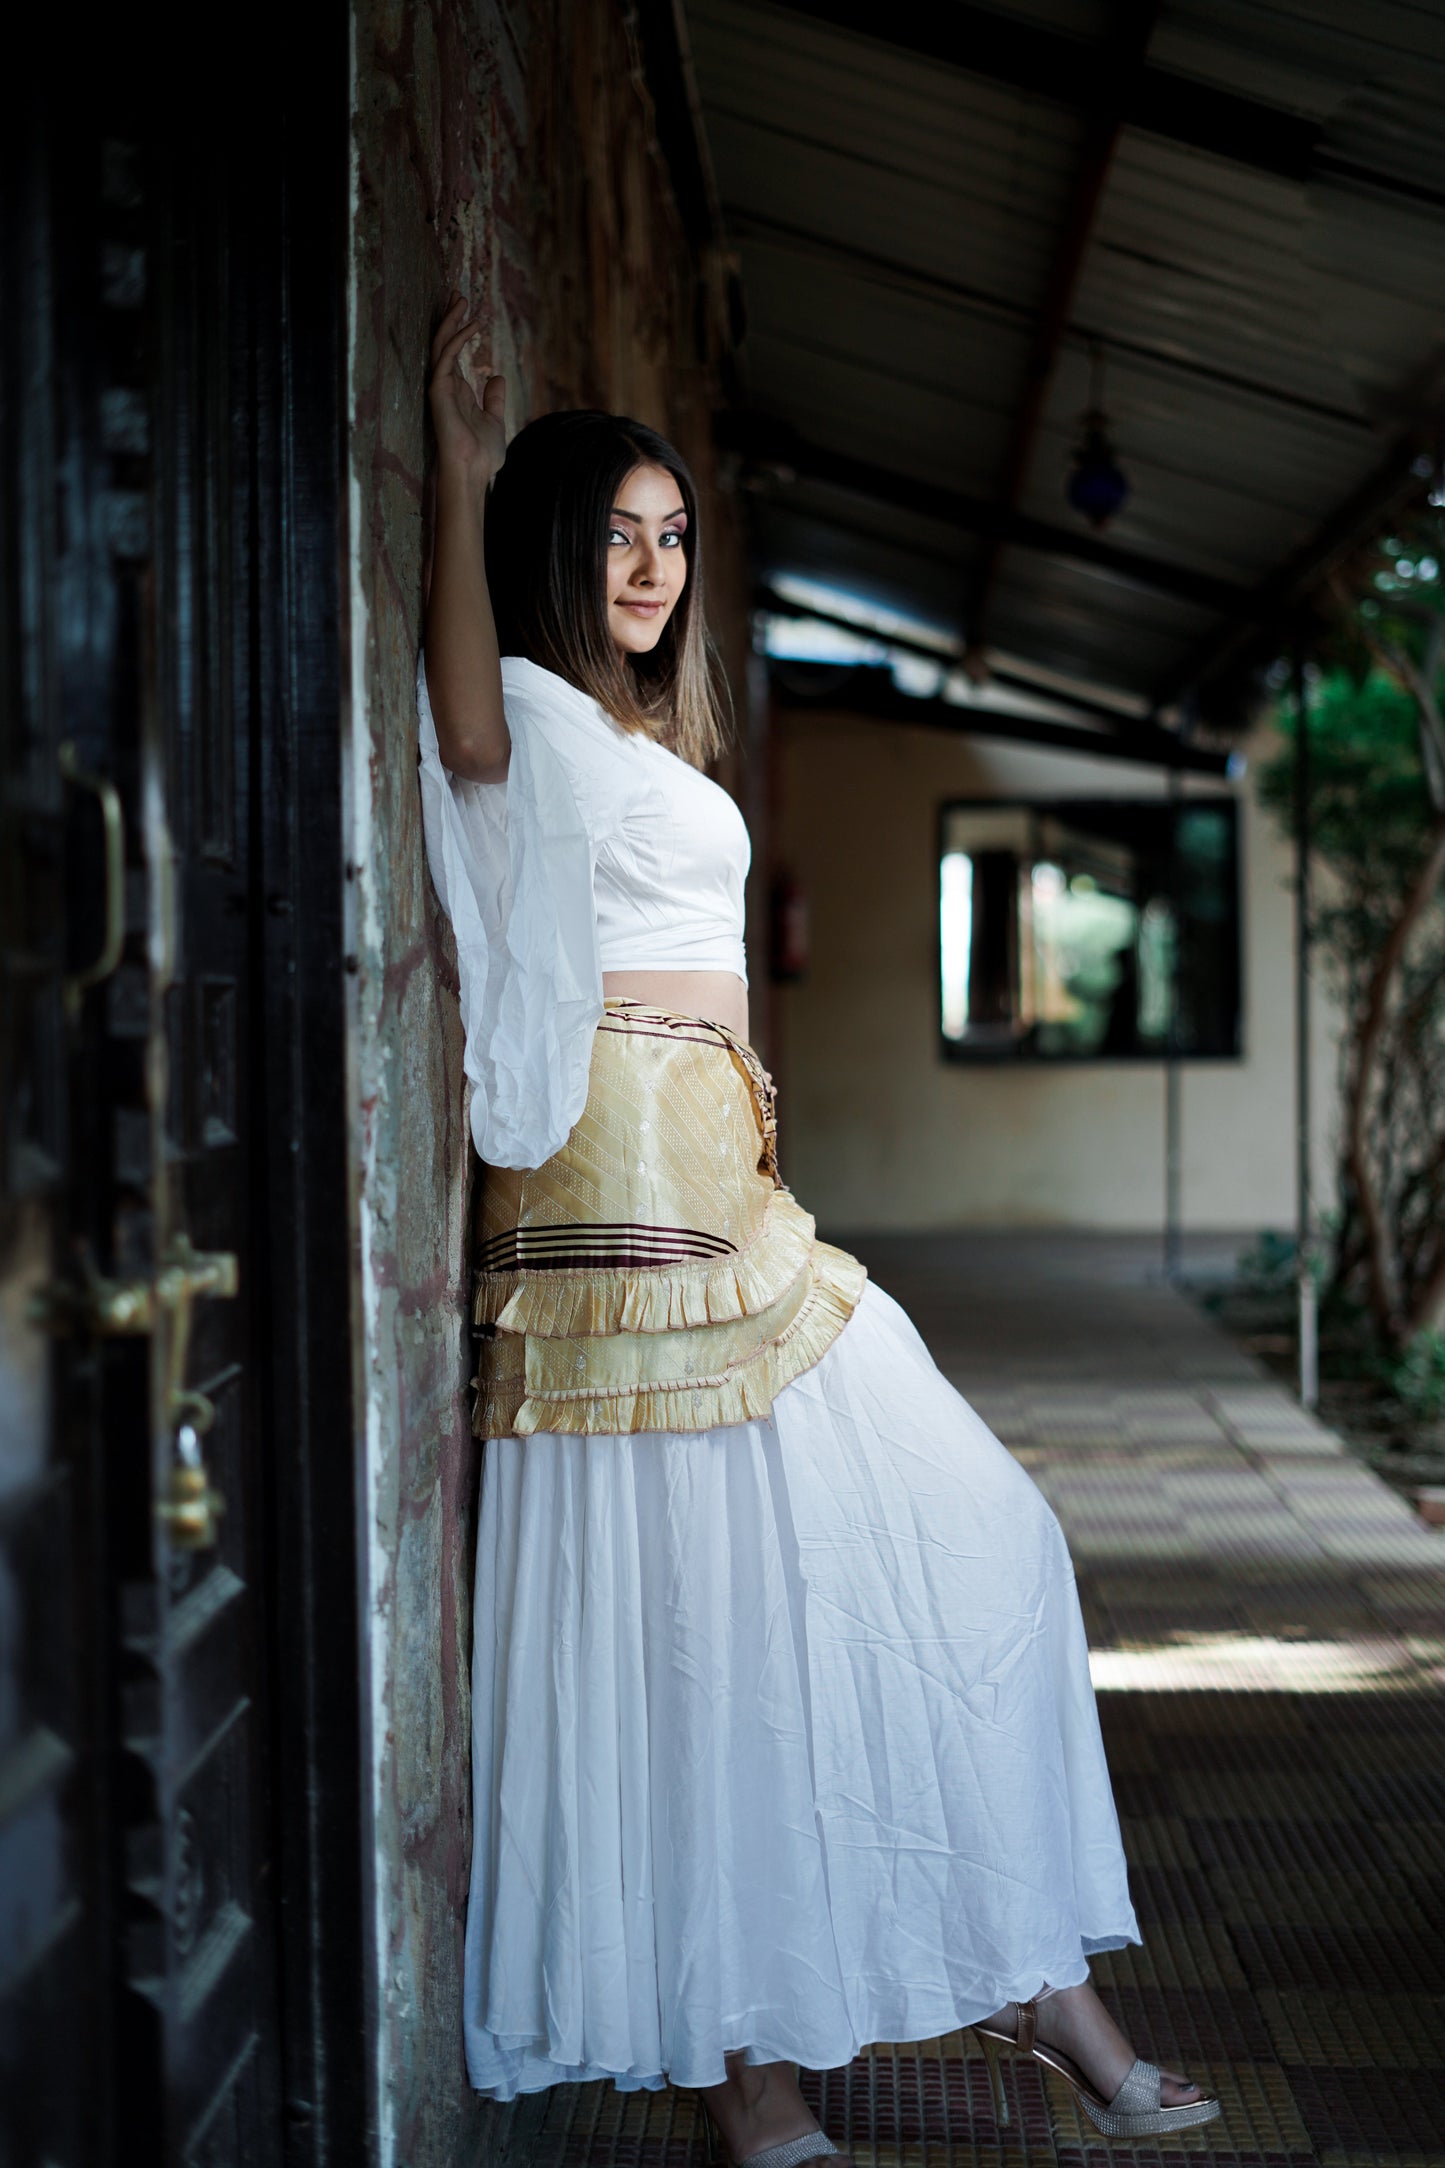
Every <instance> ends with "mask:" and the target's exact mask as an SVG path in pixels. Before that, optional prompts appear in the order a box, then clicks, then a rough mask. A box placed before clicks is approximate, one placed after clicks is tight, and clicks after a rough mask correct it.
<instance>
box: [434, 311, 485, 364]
mask: <svg viewBox="0 0 1445 2168" xmlns="http://www.w3.org/2000/svg"><path fill="white" fill-rule="evenodd" d="M465 307H466V304H465V302H464V301H463V300H462V297H461V295H460V294H458V295H457V298H456V300H455V301H454V302H453V303H452V305H451V307H450V308H449V309H448V310H447V312H446V315H445V316H444V317H443V318H442V320H441V322H440V323H439V324H438V325H437V328H436V335H435V337H434V338H433V339H432V343H431V360H432V371H433V374H436V373H438V372H440V371H441V369H442V368H443V367H444V366H445V367H450V366H453V365H454V364H455V361H456V357H457V355H458V354H459V353H460V352H461V350H462V348H463V347H464V346H465V345H466V343H467V341H468V339H472V338H475V336H476V332H477V326H478V324H479V323H480V322H481V312H480V311H478V312H477V313H476V314H475V315H472V316H464V318H463V320H462V321H461V322H458V321H457V312H458V311H459V310H465Z"/></svg>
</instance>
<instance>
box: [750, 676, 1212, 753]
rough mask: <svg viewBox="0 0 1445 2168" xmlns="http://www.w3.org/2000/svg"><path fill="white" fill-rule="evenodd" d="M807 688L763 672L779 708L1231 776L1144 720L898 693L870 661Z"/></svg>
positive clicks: (1200, 748)
mask: <svg viewBox="0 0 1445 2168" xmlns="http://www.w3.org/2000/svg"><path fill="white" fill-rule="evenodd" d="M807 667H808V673H809V678H810V680H811V685H810V688H809V690H807V691H803V690H801V689H800V688H799V686H798V685H797V683H796V681H794V682H792V683H790V682H789V680H788V675H787V671H786V669H785V668H780V667H779V666H778V665H777V664H774V666H773V667H772V669H771V670H770V671H769V679H770V682H771V684H772V688H773V694H774V697H775V699H776V700H777V701H778V704H779V705H780V706H781V707H792V708H803V709H806V708H829V707H832V708H838V709H840V710H842V711H844V712H846V713H847V714H849V715H861V716H865V717H867V718H868V719H869V720H871V721H874V722H882V723H908V724H912V725H913V726H914V727H915V728H919V729H923V730H945V731H948V732H949V733H950V734H951V735H953V736H954V737H961V738H1008V739H1012V740H1015V741H1017V742H1019V743H1022V744H1025V745H1047V746H1051V747H1054V748H1057V749H1058V750H1059V751H1061V752H1068V753H1086V754H1088V755H1089V756H1090V757H1091V758H1093V759H1096V760H1135V761H1140V762H1142V763H1143V764H1144V765H1145V766H1147V767H1155V768H1178V769H1182V770H1186V771H1188V772H1189V773H1191V774H1195V775H1229V774H1230V773H1231V772H1232V767H1231V760H1232V756H1231V755H1230V754H1228V753H1219V752H1214V751H1211V750H1209V749H1207V748H1206V747H1203V746H1198V745H1191V744H1188V743H1186V741H1185V740H1183V739H1182V738H1179V737H1177V736H1176V735H1175V733H1174V732H1173V731H1169V730H1161V729H1159V728H1158V727H1156V726H1155V725H1152V724H1148V723H1135V724H1132V725H1131V726H1130V727H1129V728H1128V729H1127V730H1123V731H1104V730H1088V729H1085V728H1084V727H1083V726H1082V725H1080V724H1078V723H1061V722H1058V721H1056V720H1055V719H1054V717H1052V716H1044V715H1030V714H1021V713H1019V712H1018V711H1017V710H1014V709H1003V708H975V707H968V706H964V705H961V704H956V703H955V702H953V701H951V700H939V699H930V698H927V697H921V696H919V695H917V694H914V693H902V692H900V691H899V690H898V687H897V686H896V685H895V684H894V682H893V675H892V672H891V671H889V670H887V669H880V668H878V667H877V666H876V665H871V666H870V665H868V664H848V663H830V664H812V663H810V664H809V665H808V666H807Z"/></svg>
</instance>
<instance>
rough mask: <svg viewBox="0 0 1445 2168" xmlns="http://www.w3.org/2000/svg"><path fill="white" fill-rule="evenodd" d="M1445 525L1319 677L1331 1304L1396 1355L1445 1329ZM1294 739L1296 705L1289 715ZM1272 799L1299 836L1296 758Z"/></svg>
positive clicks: (1315, 752)
mask: <svg viewBox="0 0 1445 2168" xmlns="http://www.w3.org/2000/svg"><path fill="white" fill-rule="evenodd" d="M1442 567H1445V520H1442V518H1441V516H1440V514H1439V512H1438V511H1437V510H1436V509H1434V508H1432V507H1422V508H1421V510H1420V512H1419V513H1418V515H1416V516H1415V517H1414V518H1413V519H1412V520H1411V521H1410V522H1409V523H1408V524H1407V525H1405V526H1404V527H1403V528H1402V530H1401V531H1400V532H1398V533H1397V534H1395V535H1393V536H1392V537H1390V538H1389V539H1388V540H1387V541H1386V542H1385V543H1384V545H1383V547H1382V548H1381V549H1379V550H1376V551H1372V552H1371V553H1370V554H1369V556H1368V558H1367V559H1366V560H1364V561H1363V562H1362V563H1361V564H1360V565H1359V566H1358V567H1356V568H1355V571H1354V573H1353V575H1352V576H1350V577H1341V578H1339V579H1338V580H1337V581H1336V584H1335V587H1334V591H1333V602H1334V613H1333V619H1332V622H1331V625H1330V629H1329V632H1328V634H1327V636H1326V638H1325V639H1324V641H1323V642H1322V644H1321V646H1320V648H1319V651H1318V656H1317V666H1316V668H1315V670H1314V671H1312V673H1311V677H1310V683H1309V689H1308V695H1307V706H1308V713H1309V770H1308V772H1309V778H1310V788H1309V824H1310V831H1311V839H1312V845H1313V848H1314V851H1315V853H1316V854H1317V856H1318V857H1319V858H1320V859H1322V860H1323V861H1324V863H1325V864H1326V865H1327V867H1328V868H1329V872H1330V875H1331V877H1332V878H1331V881H1330V884H1329V891H1330V892H1329V894H1328V896H1327V897H1326V899H1325V900H1324V901H1323V902H1322V903H1321V904H1320V906H1319V908H1318V910H1317V912H1316V916H1315V934H1316V937H1317V940H1318V942H1319V944H1320V947H1321V949H1322V950H1323V952H1324V955H1325V957H1326V958H1327V961H1328V964H1329V966H1330V968H1331V971H1332V975H1333V979H1334V984H1335V991H1336V992H1337V994H1338V996H1339V998H1340V1001H1341V1005H1342V1007H1343V1011H1344V1015H1345V1020H1346V1029H1345V1039H1344V1045H1343V1049H1342V1061H1343V1076H1342V1120H1341V1127H1340V1138H1339V1152H1340V1169H1339V1172H1340V1196H1341V1205H1342V1210H1341V1215H1340V1221H1339V1225H1338V1230H1337V1234H1336V1247H1335V1256H1334V1260H1333V1270H1332V1274H1331V1288H1332V1291H1333V1292H1335V1293H1337V1294H1342V1295H1354V1296H1357V1297H1358V1298H1359V1301H1360V1303H1361V1305H1362V1307H1363V1309H1364V1310H1365V1312H1366V1314H1367V1315H1368V1316H1369V1318H1370V1319H1371V1321H1372V1323H1373V1326H1374V1329H1375V1332H1376V1334H1377V1336H1378V1338H1379V1340H1380V1342H1381V1343H1382V1345H1383V1346H1384V1347H1385V1348H1386V1349H1387V1350H1394V1351H1398V1350H1402V1349H1404V1348H1407V1347H1409V1346H1411V1344H1412V1343H1413V1342H1415V1341H1416V1340H1417V1338H1418V1336H1419V1335H1421V1334H1424V1333H1431V1334H1433V1333H1438V1332H1439V1330H1440V1328H1441V1324H1442V1320H1445V720H1442V702H1445V678H1442V666H1445V578H1442ZM1278 720H1279V724H1280V727H1281V729H1282V731H1283V732H1284V734H1285V736H1286V737H1287V738H1289V739H1291V740H1293V739H1294V738H1295V736H1296V732H1297V727H1298V725H1297V719H1296V715H1295V712H1294V707H1293V703H1292V702H1291V701H1282V702H1281V705H1280V710H1279V716H1278ZM1260 791H1261V796H1262V798H1263V801H1264V803H1265V804H1266V805H1267V806H1269V807H1270V808H1271V809H1272V810H1273V811H1274V813H1275V814H1276V816H1277V817H1278V818H1279V820H1280V821H1281V823H1282V825H1284V826H1285V827H1286V828H1287V829H1290V830H1293V827H1294V822H1295V753H1294V749H1293V746H1291V749H1290V751H1289V752H1288V753H1287V754H1285V755H1284V756H1283V757H1282V758H1281V759H1279V760H1276V761H1274V762H1271V763H1270V764H1268V765H1267V766H1266V768H1265V769H1264V771H1263V772H1262V775H1261V778H1260Z"/></svg>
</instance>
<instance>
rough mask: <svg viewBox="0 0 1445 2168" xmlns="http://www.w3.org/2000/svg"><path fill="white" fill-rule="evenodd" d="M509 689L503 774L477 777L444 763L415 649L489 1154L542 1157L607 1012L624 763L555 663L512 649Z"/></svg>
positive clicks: (425, 791)
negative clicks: (605, 880)
mask: <svg viewBox="0 0 1445 2168" xmlns="http://www.w3.org/2000/svg"><path fill="white" fill-rule="evenodd" d="M502 688H503V699H504V704H505V709H506V716H507V725H508V729H509V731H510V733H511V739H512V751H511V758H510V761H509V763H508V769H507V778H506V781H505V782H504V783H472V782H468V781H467V780H466V779H465V778H463V777H461V776H456V775H453V774H452V773H451V772H450V770H449V769H447V768H446V767H444V766H443V764H442V758H441V752H440V749H439V747H438V744H437V733H436V723H435V720H434V718H433V716H432V711H431V702H430V700H429V699H428V697H427V685H426V667H425V658H424V657H421V658H418V662H417V677H416V692H417V713H418V720H419V726H420V727H419V743H420V761H421V796H422V824H423V829H424V833H425V837H426V851H427V862H428V864H429V866H430V868H431V876H432V880H433V882H434V884H435V886H436V891H437V895H438V897H439V899H440V901H441V904H442V908H443V909H444V910H445V912H446V913H447V916H448V917H449V918H450V920H451V922H452V928H453V931H454V932H455V935H456V944H457V975H458V980H459V990H460V997H461V1012H462V1025H463V1029H464V1031H465V1035H466V1048H465V1055H464V1065H465V1068H466V1073H467V1075H468V1077H469V1078H470V1080H471V1086H472V1107H471V1121H472V1135H473V1137H474V1138H475V1140H476V1146H477V1150H478V1152H480V1154H481V1156H482V1158H483V1159H484V1160H485V1161H487V1162H488V1164H489V1165H491V1166H494V1167H540V1166H541V1165H542V1163H543V1161H544V1160H547V1159H550V1157H551V1156H552V1154H553V1153H554V1152H555V1151H557V1150H559V1149H560V1147H561V1146H562V1145H563V1144H564V1143H565V1142H566V1140H567V1135H568V1132H569V1130H570V1129H571V1128H572V1126H573V1124H574V1122H576V1120H577V1118H578V1116H579V1115H580V1114H581V1112H582V1108H583V1106H584V1104H585V1102H586V1098H587V1081H588V1072H589V1069H590V1066H591V1060H592V1040H593V1034H594V1032H595V1031H596V1028H597V1024H598V1021H599V1019H600V1017H601V1015H602V967H601V963H600V961H599V956H598V946H597V918H596V908H595V905H594V902H593V875H594V872H595V868H596V863H597V839H598V837H599V835H600V834H601V833H602V832H603V830H604V829H605V827H606V825H607V823H608V821H609V820H610V819H612V818H614V817H615V815H616V811H617V807H616V804H615V799H616V795H617V781H616V776H617V766H618V764H617V761H616V758H615V753H614V752H613V749H612V748H611V747H610V746H609V745H608V742H607V732H608V730H609V728H610V726H609V725H608V724H607V723H606V721H605V718H603V716H602V714H601V711H600V710H599V709H597V708H596V706H595V704H594V703H593V702H591V701H589V700H587V698H586V696H585V695H583V694H579V693H578V692H577V691H576V690H575V688H574V687H572V686H570V685H567V684H566V683H565V682H564V681H563V680H562V679H560V678H557V677H555V676H554V675H553V673H552V672H550V671H546V670H542V669H540V668H539V667H538V665H536V664H535V663H528V662H523V661H521V660H520V658H516V657H512V656H507V657H504V659H503V663H502ZM579 703H580V706H579Z"/></svg>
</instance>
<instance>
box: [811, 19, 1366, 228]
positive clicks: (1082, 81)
mask: <svg viewBox="0 0 1445 2168" xmlns="http://www.w3.org/2000/svg"><path fill="white" fill-rule="evenodd" d="M774 4H775V5H777V6H780V7H782V8H784V9H785V10H786V11H787V12H789V13H791V14H794V15H806V16H808V17H809V18H811V20H813V21H814V22H820V23H826V24H827V25H828V27H829V28H830V29H832V30H843V31H847V32H848V33H849V34H850V35H852V36H856V37H866V38H871V39H872V40H873V41H874V42H875V43H878V44H882V45H887V46H891V47H892V48H893V49H894V50H895V51H898V52H907V53H914V54H917V55H918V57H919V58H920V59H924V60H931V61H941V62H943V63H944V64H945V65H946V66H948V67H953V68H958V69H961V70H962V71H963V72H964V73H965V74H967V75H981V76H985V77H987V78H988V79H989V80H991V81H993V82H998V83H1007V84H1008V85H1009V87H1010V88H1011V89H1013V90H1021V91H1023V92H1024V93H1025V94H1026V95H1029V96H1034V97H1039V98H1046V99H1048V100H1049V102H1050V103H1051V104H1054V105H1061V106H1065V107H1067V108H1068V109H1070V110H1071V111H1074V112H1080V111H1085V112H1087V111H1090V110H1092V109H1094V108H1097V107H1098V106H1099V105H1100V104H1101V103H1103V102H1106V101H1112V98H1113V83H1112V80H1111V77H1112V70H1113V66H1114V61H1113V56H1112V53H1111V50H1110V47H1109V45H1108V44H1107V43H1103V42H1094V41H1090V40H1088V39H1084V38H1076V37H1071V36H1069V35H1068V33H1067V32H1064V31H1059V30H1050V29H1048V28H1047V27H1046V26H1045V25H1044V24H1042V23H1038V22H1026V21H1024V20H1023V19H1022V18H1020V17H1015V16H1007V15H1001V14H999V13H998V12H997V11H996V10H995V9H993V8H989V7H976V6H970V5H967V4H966V0H913V5H912V6H910V7H907V8H894V9H892V10H891V11H890V12H889V13H888V15H887V16H886V17H884V16H883V15H881V14H880V12H879V9H878V7H877V5H876V0H774ZM1122 119H1123V121H1124V122H1125V124H1126V125H1127V126H1129V127H1132V128H1142V129H1144V130H1145V131H1146V132H1147V133H1148V134H1150V135H1157V136H1163V137H1165V138H1166V139H1167V140H1168V141H1170V142H1175V143H1181V144H1184V145H1187V146H1188V148H1189V149H1191V150H1198V151H1205V152H1207V153H1208V154H1209V155H1210V156H1211V157H1214V158H1226V159H1228V160H1230V162H1231V163H1232V164H1235V165H1244V166H1251V167H1253V168H1254V169H1255V170H1256V171H1257V172H1260V173H1269V174H1272V175H1274V176H1275V177H1276V178H1278V179H1280V180H1288V181H1303V180H1306V179H1308V177H1309V175H1310V174H1311V173H1312V172H1313V171H1314V168H1315V163H1316V153H1317V151H1318V148H1319V143H1320V134H1321V131H1320V128H1319V125H1318V123H1317V122H1315V121H1313V120H1310V119H1308V118H1306V117H1305V116H1304V115H1302V114H1298V113H1291V112H1288V111H1285V110H1282V109H1281V108H1279V107H1277V106H1272V105H1266V104H1265V103H1264V102H1263V101H1262V100H1260V99H1257V98H1246V97H1240V96H1239V95H1237V94H1236V93H1235V92H1234V91H1229V90H1220V89H1217V88H1216V87H1215V86H1214V85H1213V84H1211V83H1202V82H1197V81H1196V80H1195V79H1194V78H1193V77H1191V76H1187V75H1176V74H1175V73H1174V72H1173V70H1172V69H1169V68H1165V67H1160V66H1158V65H1157V64H1156V65H1146V66H1145V67H1143V68H1142V69H1140V70H1139V71H1138V72H1137V74H1136V75H1135V76H1134V77H1133V79H1132V80H1131V83H1130V85H1129V88H1128V91H1127V94H1126V96H1125V97H1124V99H1123V101H1122ZM1350 178H1351V179H1354V180H1358V181H1362V182H1368V183H1369V185H1372V186H1376V187H1383V188H1391V187H1393V186H1394V185H1395V184H1394V183H1393V182H1392V180H1391V179H1390V177H1389V176H1388V175H1385V174H1377V173H1374V172H1370V173H1368V174H1366V173H1364V172H1361V171H1358V170H1357V171H1355V172H1353V173H1351V175H1350Z"/></svg>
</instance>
